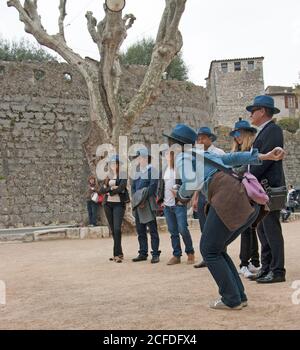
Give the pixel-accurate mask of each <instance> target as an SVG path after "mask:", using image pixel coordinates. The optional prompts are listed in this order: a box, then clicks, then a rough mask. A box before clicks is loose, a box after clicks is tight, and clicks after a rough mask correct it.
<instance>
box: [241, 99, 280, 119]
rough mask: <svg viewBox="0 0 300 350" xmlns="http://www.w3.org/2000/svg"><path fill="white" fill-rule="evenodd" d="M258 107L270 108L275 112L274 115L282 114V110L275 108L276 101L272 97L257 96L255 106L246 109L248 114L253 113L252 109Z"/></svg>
mask: <svg viewBox="0 0 300 350" xmlns="http://www.w3.org/2000/svg"><path fill="white" fill-rule="evenodd" d="M256 107H266V108H269V109H271V110H272V111H273V114H278V113H280V109H278V108H276V107H275V106H274V99H273V97H271V96H266V95H262V96H256V97H255V99H254V102H253V104H252V105H251V106H247V107H246V109H247V111H248V112H252V109H253V108H256Z"/></svg>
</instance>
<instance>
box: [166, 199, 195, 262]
mask: <svg viewBox="0 0 300 350" xmlns="http://www.w3.org/2000/svg"><path fill="white" fill-rule="evenodd" d="M164 214H165V217H166V221H167V225H168V230H169V232H170V234H171V242H172V247H173V255H174V256H176V257H180V256H181V255H182V250H181V245H180V236H179V234H181V236H182V239H183V242H184V244H185V252H186V254H194V252H195V251H194V248H193V241H192V237H191V234H190V231H189V229H188V222H187V209H186V206H185V205H176V206H174V207H165V208H164Z"/></svg>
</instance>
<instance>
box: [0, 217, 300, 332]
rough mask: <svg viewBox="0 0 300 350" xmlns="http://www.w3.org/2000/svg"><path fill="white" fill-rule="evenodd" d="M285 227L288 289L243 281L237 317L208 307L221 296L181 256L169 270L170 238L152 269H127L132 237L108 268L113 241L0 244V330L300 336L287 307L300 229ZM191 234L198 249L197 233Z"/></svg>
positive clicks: (299, 276) (299, 313)
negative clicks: (1, 295)
mask: <svg viewBox="0 0 300 350" xmlns="http://www.w3.org/2000/svg"><path fill="white" fill-rule="evenodd" d="M283 228H284V236H285V243H286V267H287V282H286V283H280V284H273V285H258V284H257V283H256V282H251V281H248V280H245V283H244V284H245V287H246V291H247V295H248V298H249V306H248V307H247V308H244V309H243V310H242V311H216V310H211V309H209V308H208V302H209V301H210V300H212V299H215V297H217V296H218V292H217V288H216V285H215V283H214V281H213V279H212V277H211V276H210V274H209V272H208V270H207V269H194V268H193V266H190V265H187V264H186V263H185V261H186V257H184V258H183V262H182V263H181V264H180V265H175V266H167V265H166V262H167V260H168V259H169V258H170V256H171V248H170V239H169V235H168V234H167V233H164V234H161V249H162V256H161V262H160V263H159V264H155V265H152V264H150V261H149V260H148V261H146V262H139V263H133V262H131V258H132V257H134V256H136V251H137V239H136V237H135V236H127V237H124V239H123V248H124V253H125V254H126V259H125V262H124V263H123V264H116V263H114V262H110V261H109V257H110V256H111V251H112V240H111V239H103V240H85V241H79V240H78V241H77V240H74V241H52V242H49V241H48V242H39V243H28V244H24V243H14V244H12V243H11V244H7V243H6V244H0V280H3V281H5V283H6V289H7V303H6V305H5V306H3V305H0V329H113V330H119V329H131V330H132V329H133V330H136V329H148V330H150V329H153V330H154V329H178V330H181V329H300V304H299V305H295V304H293V303H292V295H293V293H295V292H296V291H295V290H294V289H292V288H291V286H292V283H293V281H296V280H300V261H299V260H300V222H293V223H287V224H284V226H283ZM192 234H193V238H194V243H195V247H196V248H197V247H198V243H199V232H197V231H193V232H192ZM197 251H198V249H197ZM238 252H239V239H238V240H237V241H235V242H234V243H233V244H232V245H231V246H230V249H229V253H230V254H231V256H232V257H233V258H234V260H235V261H236V263H238V258H237V257H238ZM198 257H199V253H198ZM298 288H299V289H300V282H299V284H298ZM294 297H295V295H294ZM296 299H298V300H299V302H300V292H299V291H298V294H297V295H296Z"/></svg>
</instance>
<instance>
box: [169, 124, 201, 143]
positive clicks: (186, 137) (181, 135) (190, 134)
mask: <svg viewBox="0 0 300 350" xmlns="http://www.w3.org/2000/svg"><path fill="white" fill-rule="evenodd" d="M163 136H166V137H167V138H169V139H172V140H174V141H176V142H179V143H181V144H184V145H186V144H187V145H190V144H191V145H193V144H194V143H195V142H196V140H197V133H196V131H195V130H194V129H192V128H191V127H189V126H187V125H185V124H177V125H176V126H175V128H174V129H173V130H172V132H171V134H169V135H168V134H164V133H163Z"/></svg>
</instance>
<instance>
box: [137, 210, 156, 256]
mask: <svg viewBox="0 0 300 350" xmlns="http://www.w3.org/2000/svg"><path fill="white" fill-rule="evenodd" d="M135 223H136V230H137V235H138V241H139V246H140V249H139V255H142V256H148V238H147V227H148V228H149V231H150V236H151V248H152V252H151V254H152V256H160V253H161V251H160V250H159V235H158V231H157V222H156V220H153V221H150V222H148V223H147V224H141V223H140V220H139V216H138V215H135Z"/></svg>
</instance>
